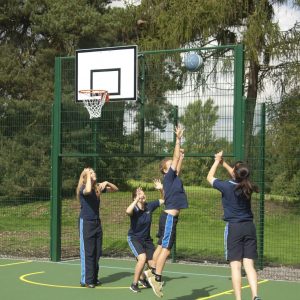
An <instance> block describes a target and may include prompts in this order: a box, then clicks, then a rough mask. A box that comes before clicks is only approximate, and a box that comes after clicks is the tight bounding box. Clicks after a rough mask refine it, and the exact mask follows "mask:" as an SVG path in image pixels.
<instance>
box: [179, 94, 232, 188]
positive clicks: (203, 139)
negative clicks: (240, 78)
mask: <svg viewBox="0 0 300 300" xmlns="http://www.w3.org/2000/svg"><path fill="white" fill-rule="evenodd" d="M217 121H218V106H215V105H214V102H213V100H212V99H208V100H207V101H206V102H205V103H202V101H201V100H196V101H194V102H192V103H190V104H189V105H188V106H187V108H186V110H185V113H184V115H183V116H182V117H181V118H180V122H181V123H182V124H183V126H184V128H185V130H184V144H183V148H184V150H185V152H186V153H189V154H190V155H192V154H199V153H201V154H206V156H211V155H212V154H213V153H215V151H216V150H217V149H228V142H227V143H224V141H223V140H222V141H221V139H219V138H217V136H216V134H215V132H214V127H215V125H216V123H217ZM226 144H227V145H226ZM226 146H227V147H226ZM210 163H211V159H210V157H209V158H207V157H205V158H186V159H185V163H184V170H183V172H182V177H183V179H184V180H185V182H186V184H188V185H193V184H197V185H199V184H205V182H206V180H205V174H206V173H207V171H208V167H209V165H210Z"/></svg>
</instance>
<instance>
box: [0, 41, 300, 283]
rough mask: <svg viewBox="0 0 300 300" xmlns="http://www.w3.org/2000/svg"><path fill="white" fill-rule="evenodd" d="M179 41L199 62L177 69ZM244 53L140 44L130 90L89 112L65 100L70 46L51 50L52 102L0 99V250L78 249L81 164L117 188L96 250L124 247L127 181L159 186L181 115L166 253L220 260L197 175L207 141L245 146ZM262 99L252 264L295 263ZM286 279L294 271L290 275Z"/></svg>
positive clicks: (230, 152) (213, 196)
mask: <svg viewBox="0 0 300 300" xmlns="http://www.w3.org/2000/svg"><path fill="white" fill-rule="evenodd" d="M186 51H200V52H201V54H202V55H203V57H204V65H203V68H202V69H200V70H199V72H193V73H191V72H187V71H186V69H185V68H184V66H183V65H182V56H183V55H184V53H185V52H186ZM242 52H243V49H242V47H241V46H230V47H223V48H218V47H216V48H206V49H186V50H184V49H176V50H169V51H157V52H144V53H141V54H142V55H141V56H140V58H139V99H138V101H137V102H134V103H133V102H118V103H113V102H111V103H109V104H106V105H105V106H104V108H103V114H102V117H101V118H100V119H97V120H90V119H89V116H88V112H87V111H86V110H85V108H84V107H83V106H82V105H81V104H76V103H75V102H74V90H75V88H74V81H75V69H74V68H75V61H74V57H66V58H57V59H56V62H55V71H56V78H55V101H54V104H53V107H52V108H51V107H49V106H47V105H46V104H43V103H34V105H33V104H32V103H31V102H30V101H28V102H26V101H22V102H18V101H8V100H7V99H4V100H1V108H2V107H5V109H4V111H3V113H2V114H1V117H0V130H1V145H0V148H1V154H2V156H1V169H2V170H1V172H2V173H1V185H2V186H3V187H7V189H3V191H2V192H1V194H0V219H1V226H0V238H1V243H0V255H9V256H22V257H46V258H48V257H51V259H52V260H60V259H65V258H69V257H76V256H79V238H78V230H77V219H78V214H79V203H78V202H77V200H76V199H75V188H76V185H77V181H78V177H79V174H80V172H81V170H82V169H83V168H84V167H86V166H88V165H89V166H92V167H93V168H95V170H96V172H97V175H98V178H99V180H100V181H102V180H109V181H111V182H114V183H115V184H117V185H118V186H119V187H120V192H117V193H111V194H104V195H103V197H102V199H101V219H102V224H103V229H104V254H105V255H109V256H114V255H117V256H121V255H123V256H124V255H131V254H130V251H129V249H128V246H127V241H126V235H127V231H128V228H129V219H128V217H127V216H126V215H125V209H126V207H127V206H128V204H129V203H130V201H131V198H130V195H131V190H132V189H133V188H134V187H136V186H138V185H142V186H143V187H144V189H145V190H146V195H147V198H148V200H152V199H153V200H154V199H155V198H157V197H158V194H157V192H156V191H154V190H153V187H152V180H153V178H158V177H160V174H159V171H158V165H159V162H160V160H161V159H162V158H163V157H165V156H169V155H171V154H172V149H173V146H174V145H173V139H174V134H173V128H174V125H175V124H177V123H181V124H183V125H184V126H185V128H186V130H185V139H184V141H183V144H182V146H183V147H184V148H185V150H186V155H185V159H184V165H183V170H182V174H181V177H182V180H183V182H184V185H185V188H186V191H187V194H188V199H189V204H190V208H189V209H187V210H185V211H183V212H182V214H181V216H180V221H179V224H178V236H177V242H176V249H175V250H176V251H174V252H173V258H176V259H185V260H193V261H200V262H202V261H214V262H220V263H223V262H225V261H224V255H223V229H224V222H223V221H222V208H221V201H220V194H219V193H218V192H216V191H214V190H213V189H212V188H211V187H209V185H208V184H207V183H206V174H207V172H208V170H209V168H210V166H211V164H212V162H213V159H212V157H213V154H214V153H215V152H216V151H218V150H220V149H223V150H224V153H225V156H226V160H228V161H229V162H233V161H235V160H236V159H241V158H243V156H244V153H245V149H244V144H245V142H244V141H245V139H246V138H249V137H245V136H244V129H245V128H244V126H245V124H244V123H243V121H244V116H245V114H246V113H247V100H246V99H244V98H243V80H241V78H243V76H242V75H243V55H242ZM265 110H266V108H265V105H264V104H257V105H256V110H255V113H254V122H253V128H252V135H251V137H250V138H251V143H250V144H251V148H250V151H249V157H248V158H247V160H248V163H249V165H250V167H251V170H252V175H253V179H254V181H255V182H256V183H257V184H258V185H259V188H260V193H259V194H256V195H254V197H253V201H252V205H253V210H254V214H255V222H256V225H257V232H258V240H259V254H260V256H259V261H258V264H259V267H263V266H268V265H277V266H278V265H284V266H288V267H298V266H299V256H298V252H299V251H298V249H299V243H300V236H299V234H300V233H299V231H300V230H299V228H300V226H299V225H300V224H299V223H300V221H299V195H297V194H296V195H294V196H287V193H286V192H283V193H281V194H280V192H278V194H274V193H272V189H274V184H273V177H274V178H275V179H276V180H279V179H277V178H278V176H279V174H280V173H281V170H280V169H276V170H272V172H273V175H274V176H273V177H272V176H270V174H269V173H270V171H269V169H270V165H271V164H272V161H270V160H271V159H272V160H273V158H271V155H270V151H273V150H272V143H271V142H270V140H272V138H273V136H272V134H271V133H270V126H271V121H270V120H269V119H266V118H265ZM51 111H52V115H51ZM267 111H268V108H267ZM294 121H295V122H296V119H295V120H294ZM265 123H267V125H268V126H267V129H266V130H265V126H264V125H265ZM265 142H266V146H267V147H266V149H265V147H264V145H265ZM270 149H271V150H270ZM50 152H52V158H51V159H50ZM265 152H266V156H265ZM16 157H17V158H16ZM295 160H297V161H298V162H299V158H297V157H296V158H295ZM288 167H289V164H288V163H287V168H288ZM51 173H52V175H51ZM264 173H267V175H266V177H267V180H266V181H265V180H264V175H265V174H264ZM218 177H221V178H224V179H225V178H227V174H225V173H222V172H220V173H218ZM50 182H51V184H50ZM50 191H51V201H50ZM50 203H51V205H50ZM50 216H52V217H50ZM158 217H159V211H157V212H156V213H155V215H154V216H153V228H152V236H153V237H154V240H155V233H156V230H157V226H158ZM49 224H51V226H50V228H51V232H50V230H49ZM50 237H51V238H50ZM50 240H51V241H50ZM291 278H292V279H295V280H298V279H299V278H297V275H296V274H295V275H294V277H293V276H291Z"/></svg>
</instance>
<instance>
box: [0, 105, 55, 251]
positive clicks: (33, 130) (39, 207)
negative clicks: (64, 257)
mask: <svg viewBox="0 0 300 300" xmlns="http://www.w3.org/2000/svg"><path fill="white" fill-rule="evenodd" d="M0 107H1V116H0V136H1V143H0V151H1V155H0V165H1V171H0V173H1V176H0V177H1V179H0V182H1V186H2V189H1V191H0V255H5V256H22V257H32V256H34V257H48V256H49V243H50V230H49V221H50V211H49V203H50V202H49V199H50V186H49V182H50V167H51V161H50V152H51V150H50V145H51V114H50V113H49V112H50V111H51V106H50V105H49V104H45V103H40V102H38V103H34V104H33V103H32V102H30V101H25V100H22V101H17V100H16V101H15V100H3V99H1V102H0Z"/></svg>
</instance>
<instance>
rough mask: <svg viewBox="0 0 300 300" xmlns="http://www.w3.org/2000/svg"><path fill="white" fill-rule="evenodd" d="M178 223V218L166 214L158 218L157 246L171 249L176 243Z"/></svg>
mask: <svg viewBox="0 0 300 300" xmlns="http://www.w3.org/2000/svg"><path fill="white" fill-rule="evenodd" d="M177 222H178V216H172V215H170V214H167V213H166V212H162V213H161V215H160V218H159V228H158V233H157V237H158V242H157V244H158V245H161V246H162V248H167V249H171V248H172V247H173V244H174V242H175V241H176V226H177Z"/></svg>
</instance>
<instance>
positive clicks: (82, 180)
mask: <svg viewBox="0 0 300 300" xmlns="http://www.w3.org/2000/svg"><path fill="white" fill-rule="evenodd" d="M89 170H92V171H93V169H91V168H89ZM83 185H86V172H85V169H84V170H83V171H82V172H81V174H80V177H79V180H78V184H77V188H76V198H77V199H78V200H79V199H80V189H81V187H82V186H83ZM92 189H94V190H95V191H96V195H97V197H99V196H100V189H99V188H98V186H97V182H96V181H95V182H94V183H93V185H92Z"/></svg>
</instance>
